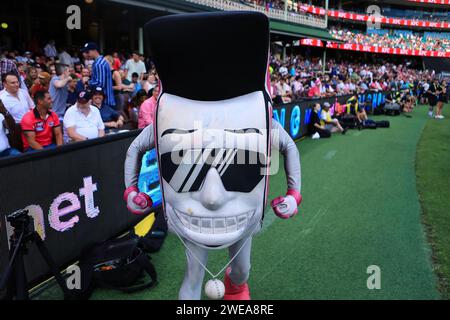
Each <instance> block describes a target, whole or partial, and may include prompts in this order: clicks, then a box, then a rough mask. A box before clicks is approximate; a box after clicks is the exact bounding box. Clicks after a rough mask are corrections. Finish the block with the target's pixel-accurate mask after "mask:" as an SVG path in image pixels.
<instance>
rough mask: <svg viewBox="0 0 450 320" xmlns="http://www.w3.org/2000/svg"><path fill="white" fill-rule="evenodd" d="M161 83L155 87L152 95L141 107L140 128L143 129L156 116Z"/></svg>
mask: <svg viewBox="0 0 450 320" xmlns="http://www.w3.org/2000/svg"><path fill="white" fill-rule="evenodd" d="M158 95H159V85H157V86H156V87H154V88H153V91H152V96H151V97H150V98H149V99H147V100H145V101H144V102H143V103H142V105H141V107H140V108H139V117H138V128H139V129H143V128H145V127H146V126H148V125H149V124H150V123H153V119H154V118H155V111H156V103H157V101H158Z"/></svg>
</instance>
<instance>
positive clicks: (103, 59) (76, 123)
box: [0, 41, 159, 157]
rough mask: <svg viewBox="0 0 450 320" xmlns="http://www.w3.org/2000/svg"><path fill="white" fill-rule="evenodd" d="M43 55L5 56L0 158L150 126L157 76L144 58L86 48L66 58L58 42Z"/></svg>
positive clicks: (1, 61) (0, 66)
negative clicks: (101, 52) (103, 53)
mask: <svg viewBox="0 0 450 320" xmlns="http://www.w3.org/2000/svg"><path fill="white" fill-rule="evenodd" d="M40 51H41V52H30V51H26V52H24V53H23V54H20V53H19V52H18V51H14V50H13V51H9V50H4V51H2V52H0V73H1V84H0V157H4V156H11V155H17V154H20V153H22V152H34V151H36V150H40V149H46V148H52V147H57V146H60V145H62V144H67V143H72V142H77V141H83V140H88V139H94V138H98V137H102V136H104V135H105V134H111V133H116V132H121V131H123V130H133V129H137V128H143V127H145V126H146V125H148V124H149V123H151V122H152V120H153V115H154V109H155V106H156V97H157V94H158V91H159V89H158V75H157V73H156V70H155V68H154V66H153V64H152V63H151V61H149V60H146V59H145V58H144V57H143V55H142V54H140V53H139V52H134V53H132V54H130V55H129V56H124V55H121V54H119V53H117V52H115V53H112V54H111V55H106V56H103V55H101V54H100V52H99V51H100V50H99V47H98V46H97V44H95V43H93V42H89V43H86V45H85V46H84V47H82V48H81V49H80V50H78V52H75V54H74V53H73V51H71V52H72V54H69V53H68V52H67V50H66V49H65V48H61V49H60V50H57V49H56V46H55V42H54V41H49V42H48V43H47V44H46V45H45V47H44V48H42V50H40ZM144 102H145V103H144ZM142 104H144V106H145V107H144V108H142V109H141V108H140V107H141V105H142Z"/></svg>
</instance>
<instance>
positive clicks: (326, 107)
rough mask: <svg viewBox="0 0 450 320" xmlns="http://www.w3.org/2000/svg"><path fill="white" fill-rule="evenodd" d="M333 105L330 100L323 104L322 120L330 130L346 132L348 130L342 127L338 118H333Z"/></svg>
mask: <svg viewBox="0 0 450 320" xmlns="http://www.w3.org/2000/svg"><path fill="white" fill-rule="evenodd" d="M330 107H331V105H330V104H329V103H328V102H325V103H324V104H323V106H322V112H321V113H320V120H321V122H322V124H323V126H324V127H325V129H326V130H328V131H330V132H332V133H333V132H341V133H342V134H345V133H346V132H347V130H346V129H344V128H342V126H341V124H340V123H339V120H338V119H333V118H332V117H331V113H330Z"/></svg>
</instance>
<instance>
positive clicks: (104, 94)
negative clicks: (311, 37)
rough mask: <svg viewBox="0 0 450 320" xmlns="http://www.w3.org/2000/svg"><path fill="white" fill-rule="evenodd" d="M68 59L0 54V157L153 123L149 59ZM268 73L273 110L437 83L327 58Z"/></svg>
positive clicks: (87, 52)
mask: <svg viewBox="0 0 450 320" xmlns="http://www.w3.org/2000/svg"><path fill="white" fill-rule="evenodd" d="M71 52H72V54H69V53H68V51H66V50H65V49H64V48H63V49H60V50H59V51H58V50H56V47H55V43H54V41H49V42H48V43H47V45H46V46H45V47H44V49H43V50H42V53H32V52H28V51H27V52H24V53H23V54H19V52H17V51H3V52H1V53H0V73H1V79H2V81H1V84H0V123H1V125H0V157H3V156H9V155H16V154H17V153H19V152H33V151H35V150H40V149H45V148H52V147H56V146H59V145H62V144H67V143H72V142H76V141H83V140H88V139H93V138H98V137H102V136H104V135H106V134H110V133H115V132H121V131H122V130H133V129H137V128H144V127H145V126H147V125H148V124H149V123H151V122H152V121H153V117H154V113H155V109H156V104H157V102H156V101H157V96H158V94H159V86H158V74H157V71H156V69H155V68H154V65H153V63H152V62H151V61H150V60H149V59H145V58H144V57H143V55H142V54H140V53H139V52H134V53H132V54H130V55H129V56H124V55H121V54H119V53H117V52H114V53H112V54H110V55H105V56H103V55H101V54H100V52H99V48H98V46H97V45H96V44H95V43H92V42H90V43H86V45H85V46H84V47H82V48H81V49H80V50H79V51H78V52H77V53H76V54H73V51H71ZM323 69H325V72H323ZM270 73H271V91H272V98H273V101H274V103H275V104H279V103H288V102H291V101H292V100H297V99H313V98H320V97H333V96H338V95H347V94H353V95H354V94H358V93H364V92H366V91H381V90H400V89H401V90H403V89H408V90H410V89H411V88H414V89H416V88H419V87H421V86H420V84H422V83H430V82H432V81H433V80H434V77H435V74H434V72H430V71H422V70H418V69H414V68H411V67H410V63H409V62H406V61H405V62H404V63H402V64H394V63H392V62H389V61H379V62H375V63H371V64H368V63H363V62H357V61H345V60H341V59H340V60H339V62H338V61H336V60H335V59H329V60H328V61H327V64H326V66H325V68H323V65H322V59H320V58H318V57H316V58H314V57H313V58H306V57H303V56H301V55H292V56H288V57H287V58H286V59H284V60H282V59H280V57H279V56H278V55H272V56H271V60H270ZM422 87H423V86H422ZM328 125H333V126H335V127H336V130H339V131H341V128H340V127H339V126H337V125H335V124H334V123H331V122H330V123H328ZM7 133H9V134H8V135H7Z"/></svg>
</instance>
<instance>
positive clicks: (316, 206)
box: [39, 107, 450, 300]
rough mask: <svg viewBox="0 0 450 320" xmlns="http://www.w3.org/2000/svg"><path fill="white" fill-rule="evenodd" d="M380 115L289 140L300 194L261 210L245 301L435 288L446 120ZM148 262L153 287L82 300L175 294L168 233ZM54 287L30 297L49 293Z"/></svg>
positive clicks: (176, 265)
mask: <svg viewBox="0 0 450 320" xmlns="http://www.w3.org/2000/svg"><path fill="white" fill-rule="evenodd" d="M448 118H450V115H449V117H448ZM381 119H388V120H390V121H391V128H389V129H377V130H363V131H357V130H352V131H349V132H348V133H347V135H345V136H342V135H335V136H333V137H332V138H331V139H321V140H311V139H309V138H308V139H305V140H303V141H301V142H299V143H298V148H299V150H300V153H301V161H302V184H303V186H302V194H303V199H304V201H303V204H302V206H301V209H300V210H301V211H300V214H299V215H297V216H296V217H295V218H294V219H291V220H282V219H278V218H276V217H275V215H274V214H273V213H272V211H271V210H267V211H266V216H265V219H264V226H263V230H262V232H261V233H260V234H259V235H258V236H256V237H255V238H254V241H253V252H252V271H251V275H250V280H249V285H250V288H251V293H252V298H253V299H439V298H441V297H442V296H443V294H442V293H441V292H440V291H439V289H441V291H442V289H443V288H444V287H445V286H444V285H443V281H442V280H441V281H439V280H438V278H437V277H436V275H435V273H434V272H433V270H434V268H436V269H437V271H438V272H439V274H440V276H441V278H442V275H443V274H447V275H448V271H449V265H450V257H449V252H450V251H449V250H448V239H449V219H448V214H449V210H448V208H449V197H448V195H447V193H448V190H450V186H449V181H450V179H449V172H448V160H449V152H448V150H449V146H448V137H449V126H448V124H447V123H448V121H449V120H447V119H446V120H443V121H441V123H437V120H436V121H435V120H429V119H427V117H426V109H425V107H419V108H417V109H416V110H415V111H414V113H413V117H412V118H406V117H403V116H399V117H381V116H380V117H375V120H381ZM424 127H425V128H426V130H425V132H424V135H423V137H422V139H421V144H420V147H419V149H418V152H417V153H418V158H419V162H418V165H417V170H418V174H419V178H420V179H419V184H418V186H419V190H420V191H421V192H420V194H421V197H422V200H423V203H422V205H423V206H424V208H425V212H426V222H427V224H429V225H431V226H432V227H430V228H429V229H431V230H432V237H431V238H430V239H431V240H432V241H433V247H435V248H436V251H435V254H434V255H433V257H435V260H436V259H438V261H440V263H439V264H438V265H436V263H434V264H433V263H432V253H431V249H430V248H431V247H430V245H429V244H428V241H427V235H426V234H425V228H424V227H423V224H422V219H423V216H422V209H421V204H420V202H419V195H418V194H419V193H418V190H417V187H416V173H415V170H416V160H415V159H416V151H417V150H416V149H417V145H418V142H419V140H420V138H421V135H422V131H423V129H424ZM443 137H444V138H446V139H445V140H442V138H443ZM445 153H446V154H445ZM435 155H438V156H437V158H438V159H436V156H435ZM436 160H438V161H436ZM445 170H447V171H446V172H443V171H445ZM422 177H423V178H422ZM437 180H439V183H437V182H436V181H437ZM285 190H286V182H285V176H284V171H283V170H280V172H279V173H278V174H277V175H276V176H273V177H272V178H271V182H270V199H272V198H274V197H276V196H278V195H280V194H281V193H284V192H285ZM439 190H440V191H441V193H440V194H438V193H437V191H439ZM444 209H445V210H444ZM444 215H446V217H445V216H444ZM445 218H446V219H445ZM436 225H437V227H436ZM446 241H447V244H446V243H445V242H446ZM227 261H228V260H227V252H226V251H224V250H222V251H213V252H211V254H210V259H209V263H208V267H209V269H210V270H211V271H212V272H213V273H214V272H217V271H219V270H220V269H221V268H222V267H223V266H224V264H225V263H227ZM153 263H154V264H155V267H156V269H157V271H158V276H159V281H160V282H159V284H158V286H157V287H155V288H153V289H151V290H146V291H143V292H139V293H135V294H130V295H125V294H121V293H119V292H117V291H111V290H103V289H100V290H96V292H95V293H94V295H93V297H92V298H93V299H121V300H123V299H177V296H178V289H179V287H180V284H181V282H182V279H183V275H184V267H185V255H184V250H183V246H182V244H181V243H180V242H179V240H178V238H176V236H173V235H170V236H169V237H168V238H167V240H166V242H165V243H164V246H163V248H162V250H161V251H160V252H159V253H157V254H155V255H153ZM371 265H377V266H379V267H380V269H381V289H380V290H369V289H368V288H367V278H368V277H369V274H367V267H368V266H371ZM216 270H217V271H216ZM447 279H448V278H447ZM206 280H207V279H205V281H206ZM55 290H56V289H54V290H48V291H46V292H44V293H43V294H42V295H41V296H40V297H39V298H40V299H54V298H56V297H57V296H58V294H56V293H55ZM447 290H448V287H447ZM444 296H445V295H444Z"/></svg>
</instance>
